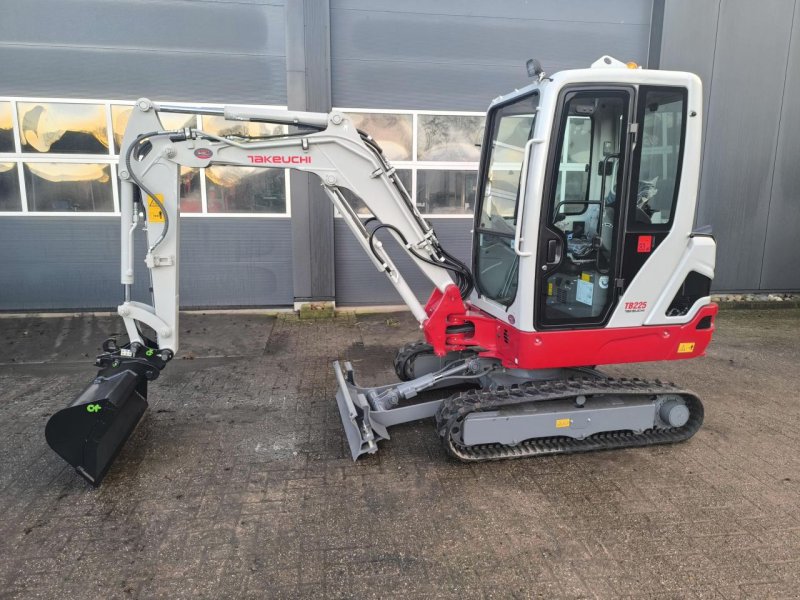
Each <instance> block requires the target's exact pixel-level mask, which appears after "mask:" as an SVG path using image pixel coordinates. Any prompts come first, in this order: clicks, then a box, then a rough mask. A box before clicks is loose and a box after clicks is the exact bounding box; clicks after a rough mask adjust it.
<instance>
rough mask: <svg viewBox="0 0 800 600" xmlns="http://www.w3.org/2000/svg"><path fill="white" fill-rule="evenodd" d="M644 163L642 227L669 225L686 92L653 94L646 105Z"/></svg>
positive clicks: (638, 208)
mask: <svg viewBox="0 0 800 600" xmlns="http://www.w3.org/2000/svg"><path fill="white" fill-rule="evenodd" d="M644 105H645V111H644V122H643V125H642V137H641V139H642V160H641V164H640V166H639V185H638V191H637V196H636V212H635V219H636V221H637V222H639V223H646V224H651V223H652V224H664V223H669V221H670V217H671V216H672V207H673V204H674V200H675V192H676V180H677V177H678V160H679V158H680V150H681V142H682V140H681V132H682V130H683V92H681V91H678V90H666V91H661V90H657V91H649V92H647V97H646V99H645V102H644Z"/></svg>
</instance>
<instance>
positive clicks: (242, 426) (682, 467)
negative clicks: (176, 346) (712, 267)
mask: <svg viewBox="0 0 800 600" xmlns="http://www.w3.org/2000/svg"><path fill="white" fill-rule="evenodd" d="M121 329H122V327H121V322H120V321H119V319H117V318H115V317H104V316H92V315H84V316H80V315H76V316H72V317H15V318H0V339H2V340H3V343H2V344H1V345H0V459H1V460H0V464H1V465H2V466H0V557H2V560H0V598H2V599H6V598H103V599H106V598H170V599H173V598H391V597H398V598H401V597H402V598H481V599H485V598H637V599H638V598H640V599H644V598H726V599H731V598H800V575H798V573H800V453H799V452H798V450H800V397H799V396H800V394H799V393H798V392H799V390H800V385H799V384H798V369H799V368H800V364H799V363H798V357H800V336H798V333H800V311H798V310H794V309H789V310H781V311H774V310H772V311H770V310H765V311H725V312H723V313H721V315H720V317H719V319H718V331H717V335H716V338H715V340H714V342H713V343H712V346H711V347H710V349H709V352H708V355H707V356H706V357H704V358H701V359H698V360H694V361H678V362H672V363H651V364H631V365H619V366H614V367H608V368H607V369H606V370H607V371H608V372H609V373H611V374H613V375H615V376H639V377H647V378H660V379H664V380H669V381H675V382H676V383H680V384H681V385H683V386H685V387H687V388H689V389H692V390H693V391H695V392H696V393H698V395H699V396H700V397H701V398H703V401H704V403H705V406H706V421H705V424H704V426H703V428H702V429H701V430H700V431H699V432H698V433H697V435H696V436H695V437H694V438H692V439H691V440H690V441H688V442H686V443H683V444H678V445H674V446H659V447H652V448H637V449H628V450H619V451H610V452H601V453H595V454H589V455H584V454H581V455H572V456H557V457H545V458H536V459H525V460H518V461H507V462H500V463H486V464H480V465H464V464H460V463H457V462H454V461H453V460H451V459H449V458H448V457H447V456H446V455H445V453H444V451H443V450H442V448H441V447H440V445H439V442H438V440H437V437H436V435H435V432H434V431H433V425H432V421H431V420H426V421H422V422H418V423H411V424H407V425H403V426H399V427H396V428H394V429H392V431H391V433H392V439H391V440H389V441H386V442H382V443H381V449H380V452H379V453H378V454H376V455H371V456H366V457H364V458H362V459H360V460H359V461H358V462H357V463H353V461H352V460H351V459H350V455H349V451H348V448H347V443H346V440H345V437H344V433H343V431H342V429H341V425H340V422H339V414H338V410H337V407H336V403H335V400H334V392H335V388H336V382H335V378H334V375H333V371H332V369H331V363H332V361H333V360H336V359H347V360H350V361H352V362H353V365H354V367H355V369H356V374H357V377H358V380H359V382H360V383H363V384H378V383H383V382H390V381H393V380H394V373H393V369H392V358H393V355H394V352H395V349H396V348H397V347H399V346H400V345H401V344H403V343H404V342H408V341H412V340H414V339H417V338H418V336H419V330H418V328H417V326H416V323H415V322H414V321H413V319H412V318H411V317H410V316H409V315H407V314H405V313H393V314H374V315H358V316H356V315H352V314H350V315H342V316H338V317H337V318H335V319H330V320H319V321H301V320H297V319H294V318H291V317H285V316H280V317H267V316H261V315H258V314H240V313H234V314H229V315H211V314H209V315H203V314H186V315H184V316H183V317H182V320H181V335H182V349H181V352H180V353H179V354H178V356H177V357H176V358H175V359H174V360H173V361H172V363H171V364H170V365H169V366H168V367H167V369H166V370H165V371H164V373H163V374H162V376H161V377H160V378H159V379H158V381H157V382H155V383H154V384H152V385H151V387H150V409H149V410H148V412H147V413H146V415H145V417H144V419H143V420H142V422H141V423H140V425H139V427H138V428H137V429H136V431H135V432H134V434H133V435H132V436H131V438H130V440H129V441H128V443H127V445H126V446H125V448H124V450H123V451H122V453H121V454H120V456H119V458H118V459H117V461H116V462H115V464H114V466H113V467H112V469H111V471H110V472H109V475H108V476H107V478H106V479H105V481H104V482H103V485H102V486H101V487H100V488H98V489H94V488H91V487H90V486H88V485H87V484H86V483H85V482H84V481H83V480H82V479H81V478H79V477H78V476H77V475H76V474H75V473H74V472H73V471H72V470H71V469H70V468H69V467H67V466H66V465H65V464H64V463H63V462H61V461H60V459H59V458H58V457H57V456H56V455H55V454H54V453H52V452H51V451H50V449H49V448H48V447H47V445H46V443H45V441H44V437H43V430H44V424H45V422H46V420H47V418H48V417H49V415H51V414H52V413H53V412H54V411H56V410H58V409H59V408H61V407H62V406H65V405H66V404H67V403H68V402H69V401H70V400H71V399H72V398H73V397H74V396H75V395H76V394H77V393H78V392H79V391H80V390H81V389H82V388H83V387H84V386H85V385H86V384H87V383H88V382H89V381H90V379H91V378H92V377H93V375H94V372H95V371H94V369H93V368H92V367H91V361H92V358H93V357H94V355H95V354H96V353H97V352H98V351H99V345H100V343H101V342H102V340H103V339H104V337H106V335H107V334H109V333H113V332H118V331H120V330H121Z"/></svg>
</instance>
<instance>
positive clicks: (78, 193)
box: [23, 162, 114, 212]
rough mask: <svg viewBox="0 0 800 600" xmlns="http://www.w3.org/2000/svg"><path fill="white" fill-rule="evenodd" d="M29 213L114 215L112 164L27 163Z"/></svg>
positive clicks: (26, 184) (25, 165)
mask: <svg viewBox="0 0 800 600" xmlns="http://www.w3.org/2000/svg"><path fill="white" fill-rule="evenodd" d="M23 171H24V174H25V192H26V194H27V197H28V210H29V211H31V212H113V211H114V195H113V192H112V189H111V165H109V164H102V163H66V162H62V163H58V162H28V163H24V164H23Z"/></svg>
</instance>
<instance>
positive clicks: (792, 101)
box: [761, 5, 800, 290]
mask: <svg viewBox="0 0 800 600" xmlns="http://www.w3.org/2000/svg"><path fill="white" fill-rule="evenodd" d="M798 98H800V5H798V6H797V7H796V8H795V13H794V25H793V28H792V42H791V47H790V48H789V64H788V67H787V69H786V85H785V89H784V94H783V108H782V111H781V120H780V124H781V128H780V132H779V134H778V151H777V154H776V159H775V172H774V174H773V179H772V199H771V201H770V205H769V222H768V225H767V238H766V243H765V246H764V264H763V268H762V271H761V288H762V289H766V290H800V244H798V232H800V141H799V140H800V111H798V108H799V107H800V104H798Z"/></svg>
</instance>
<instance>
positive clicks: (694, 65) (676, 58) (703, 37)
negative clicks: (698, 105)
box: [659, 0, 720, 125]
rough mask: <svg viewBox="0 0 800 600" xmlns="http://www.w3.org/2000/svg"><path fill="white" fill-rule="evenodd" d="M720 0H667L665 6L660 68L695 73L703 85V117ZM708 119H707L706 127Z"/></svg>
mask: <svg viewBox="0 0 800 600" xmlns="http://www.w3.org/2000/svg"><path fill="white" fill-rule="evenodd" d="M719 4H720V0H707V1H705V2H697V0H668V1H667V2H666V4H665V6H664V25H663V31H662V46H661V60H660V63H659V67H660V68H661V69H668V70H674V71H689V72H690V73H695V74H696V75H697V76H698V77H700V79H701V80H702V82H703V114H704V115H707V114H708V97H709V94H710V92H711V85H712V80H711V75H712V73H713V71H714V49H715V48H716V45H717V21H718V18H719ZM707 124H708V119H706V125H707Z"/></svg>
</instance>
